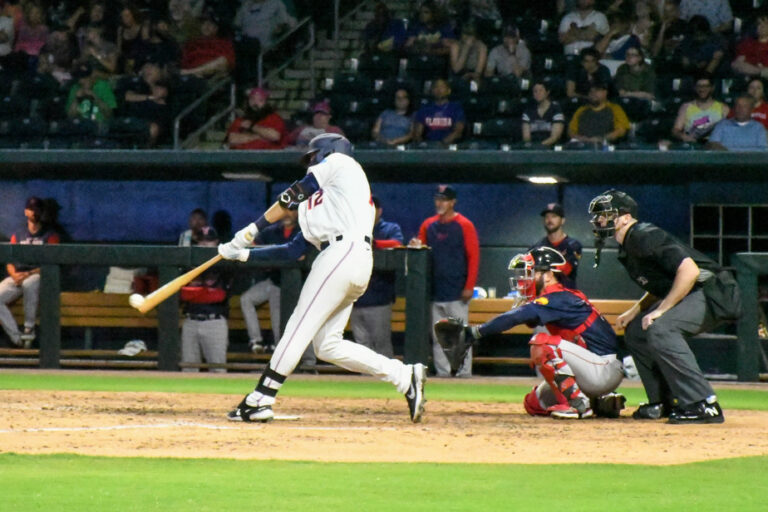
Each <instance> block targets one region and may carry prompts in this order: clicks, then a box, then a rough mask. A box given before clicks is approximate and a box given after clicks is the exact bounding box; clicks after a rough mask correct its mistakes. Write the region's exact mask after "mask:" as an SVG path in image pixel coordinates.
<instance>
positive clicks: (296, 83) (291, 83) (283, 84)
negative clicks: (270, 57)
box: [270, 78, 301, 90]
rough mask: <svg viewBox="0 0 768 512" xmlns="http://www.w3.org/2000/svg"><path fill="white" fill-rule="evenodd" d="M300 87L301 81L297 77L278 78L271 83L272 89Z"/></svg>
mask: <svg viewBox="0 0 768 512" xmlns="http://www.w3.org/2000/svg"><path fill="white" fill-rule="evenodd" d="M300 87H301V81H300V80H296V79H293V80H288V79H285V78H278V79H277V80H272V83H271V84H270V88H271V89H285V90H293V89H298V88H300Z"/></svg>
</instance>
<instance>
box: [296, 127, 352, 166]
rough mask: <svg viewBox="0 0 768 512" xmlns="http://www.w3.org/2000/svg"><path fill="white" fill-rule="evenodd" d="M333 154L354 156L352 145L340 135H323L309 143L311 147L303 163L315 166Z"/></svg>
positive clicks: (303, 158)
mask: <svg viewBox="0 0 768 512" xmlns="http://www.w3.org/2000/svg"><path fill="white" fill-rule="evenodd" d="M331 153H342V154H344V155H347V156H352V143H351V142H349V140H348V139H347V138H346V137H344V136H343V135H339V134H338V133H321V134H320V135H318V136H317V137H315V138H314V139H312V140H311V141H309V147H308V148H307V152H306V153H304V156H303V157H302V158H301V161H302V163H303V164H304V165H306V166H310V165H314V164H316V163H318V162H321V161H322V160H323V158H325V157H326V156H328V155H330V154H331Z"/></svg>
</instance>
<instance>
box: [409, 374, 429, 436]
mask: <svg viewBox="0 0 768 512" xmlns="http://www.w3.org/2000/svg"><path fill="white" fill-rule="evenodd" d="M426 381H427V367H426V366H424V365H423V364H421V363H416V364H414V365H413V373H412V374H411V385H410V386H409V387H408V391H407V392H406V393H405V399H406V400H407V401H408V412H410V414H411V421H412V422H414V423H418V422H420V421H421V416H422V415H423V414H424V404H425V403H426V400H425V399H424V383H425V382H426Z"/></svg>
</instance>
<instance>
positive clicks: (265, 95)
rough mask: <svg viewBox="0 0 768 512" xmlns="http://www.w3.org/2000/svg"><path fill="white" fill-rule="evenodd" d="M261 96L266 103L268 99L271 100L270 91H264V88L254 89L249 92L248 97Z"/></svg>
mask: <svg viewBox="0 0 768 512" xmlns="http://www.w3.org/2000/svg"><path fill="white" fill-rule="evenodd" d="M256 95H260V96H261V97H262V98H264V100H265V101H266V99H267V98H269V91H268V90H266V89H264V88H263V87H254V88H252V89H251V90H249V91H248V97H249V98H250V97H251V96H256Z"/></svg>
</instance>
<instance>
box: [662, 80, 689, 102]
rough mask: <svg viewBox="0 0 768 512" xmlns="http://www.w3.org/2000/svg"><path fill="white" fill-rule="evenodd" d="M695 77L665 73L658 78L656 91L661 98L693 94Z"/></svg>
mask: <svg viewBox="0 0 768 512" xmlns="http://www.w3.org/2000/svg"><path fill="white" fill-rule="evenodd" d="M693 85H694V83H693V78H692V77H690V76H685V75H664V76H658V77H657V78H656V92H657V95H658V97H659V98H660V99H665V98H671V97H673V96H688V95H691V94H693Z"/></svg>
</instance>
